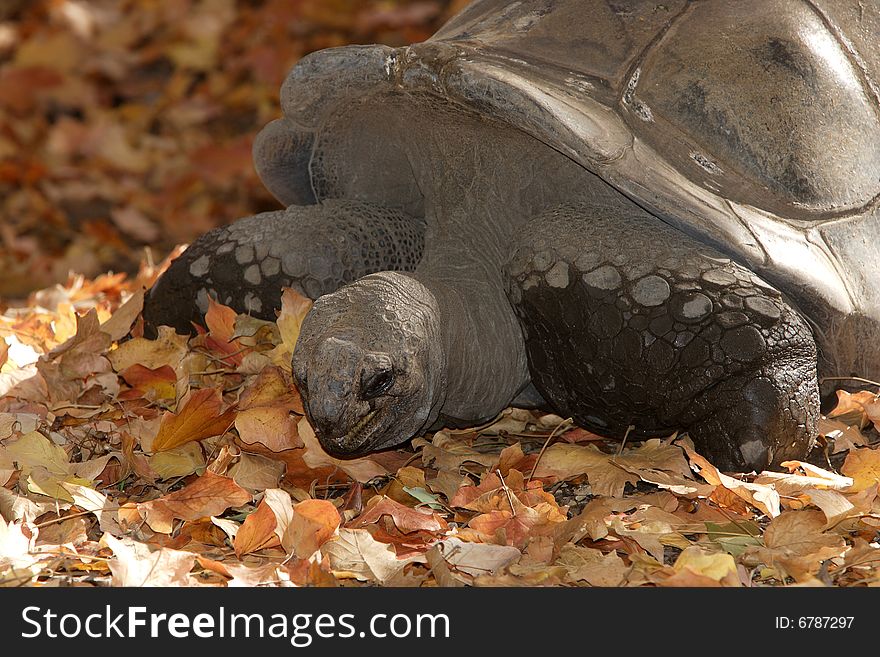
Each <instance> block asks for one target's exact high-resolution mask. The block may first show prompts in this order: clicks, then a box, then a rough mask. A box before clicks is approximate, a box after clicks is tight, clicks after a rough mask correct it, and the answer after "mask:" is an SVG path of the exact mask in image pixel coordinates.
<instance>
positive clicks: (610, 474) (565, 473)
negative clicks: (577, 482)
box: [535, 443, 639, 497]
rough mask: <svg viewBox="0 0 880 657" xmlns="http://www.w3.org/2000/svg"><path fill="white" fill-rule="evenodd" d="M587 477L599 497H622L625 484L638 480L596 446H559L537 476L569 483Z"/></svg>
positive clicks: (551, 450) (545, 457)
mask: <svg viewBox="0 0 880 657" xmlns="http://www.w3.org/2000/svg"><path fill="white" fill-rule="evenodd" d="M582 474H585V475H587V479H588V480H589V482H590V486H592V488H593V491H594V492H595V493H596V494H597V495H607V496H609V497H620V496H621V495H623V490H624V487H625V486H626V484H635V483H636V482H637V481H638V480H639V477H638V476H637V475H634V474H632V473H630V472H627V471H626V470H625V469H623V468H621V467H619V466H617V465H615V463H614V458H613V456H612V455H610V454H605V453H604V452H602V451H600V450H599V449H598V448H597V447H595V446H594V445H571V444H566V443H556V444H555V445H551V446H550V447H548V448H547V450H546V451H545V452H544V455H543V456H542V457H541V460H540V461H538V467H537V468H536V470H535V476H536V477H538V478H541V479H543V478H551V479H554V480H559V479H570V478H572V477H576V476H578V475H582Z"/></svg>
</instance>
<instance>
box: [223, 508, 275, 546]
mask: <svg viewBox="0 0 880 657" xmlns="http://www.w3.org/2000/svg"><path fill="white" fill-rule="evenodd" d="M276 525H277V521H276V520H275V513H274V512H273V511H272V509H271V508H270V507H269V505H268V504H266V501H265V500H263V501H261V502H260V504H259V506H257V510H256V511H254V512H253V513H251V514H250V515H249V516H248V517H247V518H245V519H244V522H243V523H242V525H241V527H240V528H239V530H238V532H236V534H235V540H234V541H233V542H232V547H233V548H234V549H235V555H236V556H237V557H238V558H241V556H242V555H243V554H249V553H251V552H256V551H257V550H262V549H263V548H270V547H275V546H277V545H280V544H281V542H280V541H279V540H278V536H277V535H276V534H275V527H276Z"/></svg>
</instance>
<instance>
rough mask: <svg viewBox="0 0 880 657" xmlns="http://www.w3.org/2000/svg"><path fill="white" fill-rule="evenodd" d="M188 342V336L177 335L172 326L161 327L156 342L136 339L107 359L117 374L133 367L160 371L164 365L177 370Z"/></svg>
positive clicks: (122, 345)
mask: <svg viewBox="0 0 880 657" xmlns="http://www.w3.org/2000/svg"><path fill="white" fill-rule="evenodd" d="M187 341H188V338H187V337H186V336H184V335H177V333H175V332H174V329H173V328H171V327H170V326H160V327H159V337H158V338H157V339H156V340H147V339H146V338H134V339H133V340H129V341H128V342H124V343H123V344H121V345H119V347H118V348H117V349H115V350H113V351H111V352H110V353H109V354H107V358H109V359H110V363H111V365H113V369H114V371H116V372H121V371H123V370H126V369H128V368H129V367H131V366H132V365H142V366H143V367H146V368H148V369H151V370H155V369H159V368H160V367H162V366H163V365H169V366H170V367H171V368H175V367H177V365H178V363H180V361H181V359H183V357H184V356H185V355H186V352H187V346H186V345H187Z"/></svg>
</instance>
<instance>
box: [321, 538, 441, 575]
mask: <svg viewBox="0 0 880 657" xmlns="http://www.w3.org/2000/svg"><path fill="white" fill-rule="evenodd" d="M322 552H324V553H325V554H326V555H327V556H328V557H329V559H330V564H331V566H332V568H333V570H334V572H335V573H337V575H338V576H351V577H356V578H357V579H359V580H361V581H370V580H372V581H375V582H378V583H379V584H386V583H388V582H389V581H391V580H393V579H394V578H395V577H396V576H397V575H398V574H399V573H400V571H402V570H403V568H404V567H405V566H406V565H407V564H409V563H413V562H418V563H424V562H425V557H424V556H423V555H413V556H409V557H406V558H403V559H399V558H398V557H397V555H396V554H395V552H394V548H392V547H391V546H390V545H387V544H385V543H380V542H379V541H377V540H376V539H374V538H373V537H372V536H371V535H370V532H368V531H367V530H366V529H345V528H341V529H340V530H339V537H338V538H337V540H335V541H330V542H328V543H327V544H326V545H324V547H323V548H322Z"/></svg>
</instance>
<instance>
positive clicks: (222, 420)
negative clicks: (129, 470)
mask: <svg viewBox="0 0 880 657" xmlns="http://www.w3.org/2000/svg"><path fill="white" fill-rule="evenodd" d="M222 406H223V399H222V397H221V395H220V391H219V390H216V389H213V388H203V389H201V390H191V391H190V392H189V393H187V394H186V395H185V396H184V398H183V399H181V400H180V410H179V411H178V412H177V413H171V412H170V411H169V412H166V413H165V414H164V415H163V416H162V423H161V425H160V426H159V433H158V435H157V436H156V438H155V439H154V440H153V444H152V449H153V451H155V452H161V451H165V450H169V449H174V448H175V447H180V446H181V445H183V444H185V443H188V442H190V441H194V440H204V439H205V438H211V437H212V436H219V435H221V434H223V433H225V432H226V431H227V430H228V429H229V428H230V427H231V426H232V423H233V421H234V418H235V411H234V410H232V409H227V410H226V411H223V412H221V411H220V409H221V408H222Z"/></svg>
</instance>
